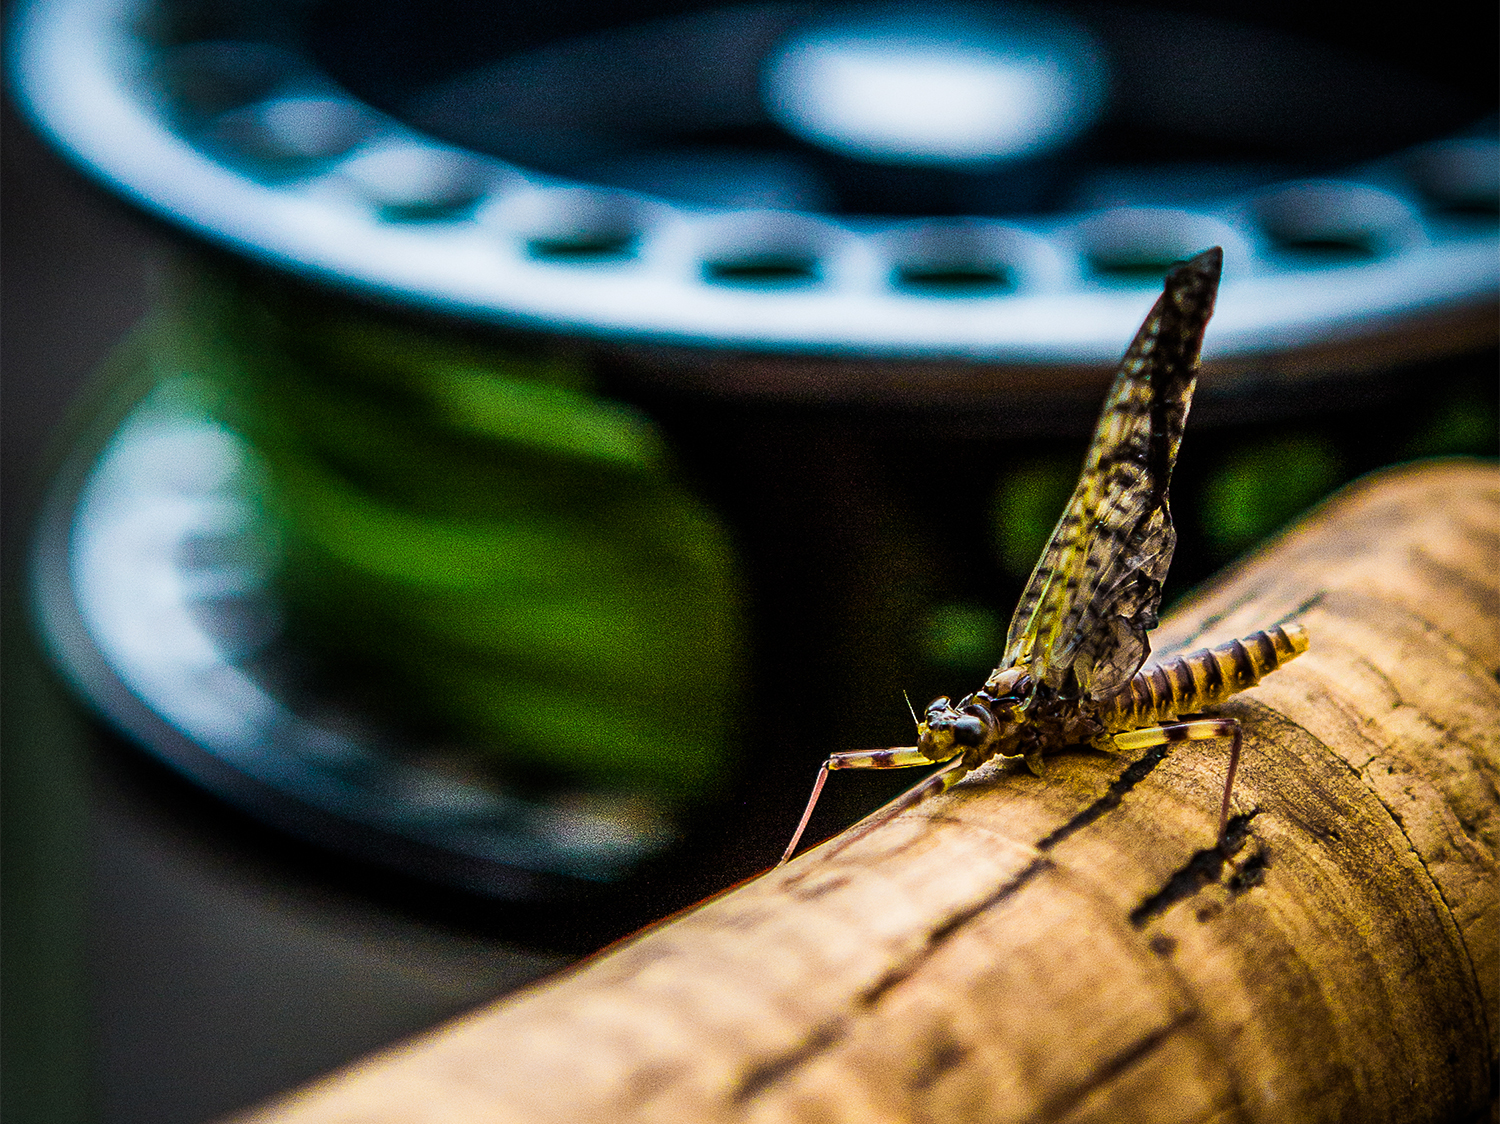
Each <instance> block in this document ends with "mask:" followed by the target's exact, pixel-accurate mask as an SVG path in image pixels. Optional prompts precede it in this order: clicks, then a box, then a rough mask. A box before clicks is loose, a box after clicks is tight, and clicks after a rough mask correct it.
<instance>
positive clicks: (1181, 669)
mask: <svg viewBox="0 0 1500 1124" xmlns="http://www.w3.org/2000/svg"><path fill="white" fill-rule="evenodd" d="M1305 651H1307V630H1306V629H1305V628H1303V627H1302V626H1301V625H1300V624H1287V625H1277V626H1276V627H1275V628H1270V629H1267V630H1266V631H1264V632H1257V633H1254V634H1253V635H1251V636H1247V637H1245V638H1244V639H1243V640H1231V641H1230V642H1229V643H1227V644H1220V645H1219V646H1218V647H1217V648H1200V649H1199V650H1198V651H1196V652H1189V653H1188V654H1187V655H1185V656H1175V657H1173V658H1172V659H1169V660H1165V661H1163V662H1162V663H1159V664H1151V665H1149V666H1147V667H1143V668H1141V670H1140V671H1138V672H1136V674H1135V676H1134V678H1132V679H1131V680H1130V682H1129V683H1127V684H1126V685H1125V688H1124V690H1122V691H1120V693H1119V694H1117V695H1114V696H1113V697H1111V698H1109V699H1107V700H1105V701H1104V702H1103V703H1102V704H1101V705H1100V709H1099V711H1098V713H1097V715H1096V718H1097V720H1098V721H1099V722H1101V723H1102V724H1103V725H1104V728H1105V730H1107V731H1109V732H1110V733H1117V732H1119V731H1121V730H1138V729H1140V728H1141V727H1142V726H1154V725H1156V724H1157V723H1160V722H1168V721H1171V720H1172V719H1174V718H1176V717H1177V716H1178V715H1180V714H1192V713H1193V712H1195V711H1199V710H1204V709H1206V708H1208V707H1211V706H1214V705H1215V704H1217V703H1221V702H1223V701H1224V700H1225V699H1227V698H1229V697H1230V696H1231V695H1237V694H1239V692H1241V691H1244V690H1246V689H1248V688H1250V687H1253V686H1255V685H1256V684H1257V683H1259V682H1260V681H1261V680H1262V679H1264V678H1265V677H1266V676H1267V675H1269V674H1271V672H1273V671H1275V670H1276V669H1277V668H1278V667H1280V666H1281V665H1282V664H1284V663H1287V662H1288V661H1289V660H1292V659H1295V658H1296V657H1297V656H1300V655H1301V654H1302V653H1303V652H1305Z"/></svg>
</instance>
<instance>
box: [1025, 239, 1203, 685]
mask: <svg viewBox="0 0 1500 1124" xmlns="http://www.w3.org/2000/svg"><path fill="white" fill-rule="evenodd" d="M1222 261H1223V254H1222V252H1221V251H1220V250H1218V249H1217V248H1215V249H1212V250H1208V251H1206V252H1204V253H1202V254H1199V255H1198V256H1197V257H1195V258H1193V259H1192V260H1191V261H1188V262H1184V263H1182V264H1181V265H1178V266H1176V267H1174V268H1173V269H1172V271H1171V272H1170V273H1168V274H1167V281H1166V287H1165V290H1164V292H1163V293H1162V295H1161V297H1160V298H1159V299H1158V300H1157V302H1156V304H1155V305H1154V306H1153V307H1152V309H1151V313H1150V315H1148V316H1147V317H1146V322H1145V323H1144V324H1142V325H1141V329H1140V331H1139V332H1138V333H1137V334H1136V337H1135V340H1134V342H1132V343H1131V345H1130V349H1129V350H1128V351H1127V352H1126V353H1125V359H1124V361H1123V362H1122V363H1121V364H1120V370H1119V373H1118V374H1117V375H1116V376H1115V381H1114V384H1113V385H1112V386H1111V388H1110V391H1109V396H1108V398H1106V400H1105V403H1104V410H1103V412H1102V413H1101V414H1100V417H1099V424H1098V426H1097V427H1096V428H1095V430H1094V439H1093V443H1092V444H1091V445H1090V447H1089V452H1088V457H1087V459H1086V460H1085V462H1084V467H1083V474H1082V475H1081V476H1080V477H1079V480H1078V485H1077V487H1076V488H1075V489H1074V491H1073V496H1072V498H1071V499H1070V500H1069V501H1068V506H1067V507H1066V508H1065V509H1064V511H1063V515H1062V518H1061V519H1060V520H1058V523H1057V527H1056V528H1055V529H1054V530H1053V532H1052V538H1051V540H1050V541H1049V542H1048V543H1047V548H1046V549H1045V550H1044V551H1043V552H1042V556H1041V559H1040V560H1039V561H1038V562H1037V565H1036V569H1035V570H1033V571H1032V574H1031V580H1030V581H1029V582H1028V583H1027V585H1026V591H1025V593H1024V594H1022V596H1021V600H1020V603H1019V604H1018V605H1017V606H1016V612H1015V616H1014V617H1012V619H1011V624H1010V632H1009V634H1008V635H1007V637H1006V645H1005V658H1004V660H1003V661H1002V663H1001V665H1000V666H1001V669H1005V668H1014V667H1024V668H1025V669H1026V670H1027V672H1028V674H1030V676H1031V678H1032V679H1033V680H1034V681H1036V682H1039V683H1046V684H1048V685H1049V686H1051V687H1052V688H1053V689H1055V690H1057V691H1059V692H1061V693H1062V694H1064V695H1069V696H1088V697H1090V698H1094V699H1101V698H1105V697H1107V696H1109V695H1110V694H1112V693H1114V692H1115V691H1117V690H1118V689H1119V688H1120V687H1122V686H1123V685H1124V684H1125V683H1126V682H1128V681H1129V679H1130V677H1131V676H1132V675H1134V674H1135V673H1136V672H1137V671H1138V670H1139V669H1140V667H1141V665H1142V664H1143V663H1144V662H1145V660H1146V656H1147V654H1148V653H1149V651H1150V646H1149V644H1148V643H1147V640H1146V632H1147V630H1148V629H1150V628H1153V627H1154V626H1155V625H1156V610H1157V607H1158V606H1159V605H1160V603H1161V586H1162V581H1163V580H1164V579H1165V578H1166V573H1167V568H1168V566H1170V565H1171V561H1172V549H1173V547H1174V546H1175V545H1176V532H1175V531H1174V530H1173V527H1172V515H1171V510H1170V507H1169V505H1168V501H1167V485H1168V484H1169V483H1170V481H1171V477H1172V466H1173V464H1174V463H1175V462H1176V460H1177V449H1178V446H1179V445H1180V444H1181V442H1182V429H1183V426H1184V424H1185V423H1186V422H1187V413H1188V406H1189V405H1190V403H1191V401H1192V396H1193V385H1194V382H1195V381H1196V378H1197V370H1198V351H1199V348H1200V347H1201V345H1202V343H1203V331H1204V328H1205V327H1206V326H1207V324H1208V319H1209V317H1210V316H1211V315H1212V314H1213V307H1214V297H1215V295H1216V293H1217V292H1218V286H1219V273H1220V269H1221V266H1222Z"/></svg>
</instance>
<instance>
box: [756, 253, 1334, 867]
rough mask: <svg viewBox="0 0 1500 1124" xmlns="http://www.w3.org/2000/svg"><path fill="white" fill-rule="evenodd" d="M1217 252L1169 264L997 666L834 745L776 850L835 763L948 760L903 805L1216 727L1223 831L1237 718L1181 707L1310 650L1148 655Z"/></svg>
mask: <svg viewBox="0 0 1500 1124" xmlns="http://www.w3.org/2000/svg"><path fill="white" fill-rule="evenodd" d="M1222 267H1223V253H1222V251H1221V250H1219V249H1218V248H1217V247H1215V248H1214V249H1211V250H1207V251H1205V252H1203V253H1201V254H1199V255H1198V256H1197V257H1195V258H1193V259H1191V260H1190V261H1186V262H1182V263H1179V264H1178V265H1176V266H1174V267H1173V268H1172V269H1171V271H1170V272H1169V273H1168V274H1167V279H1166V286H1165V289H1164V291H1163V292H1162V295H1161V297H1160V298H1159V299H1158V300H1157V302H1156V304H1155V305H1154V306H1153V307H1152V309H1151V312H1150V314H1149V315H1148V316H1147V317H1146V322H1145V323H1144V324H1142V325H1141V329H1140V331H1139V332H1138V333H1136V337H1135V340H1134V342H1132V343H1131V345H1130V349H1129V350H1128V351H1127V352H1126V353H1125V358H1124V360H1123V361H1122V362H1121V364H1120V369H1119V372H1118V373H1117V374H1116V376H1115V380H1114V384H1113V385H1112V386H1111V388H1110V391H1109V395H1108V397H1107V398H1106V399H1105V401H1104V409H1103V411H1102V413H1101V414H1100V416H1099V424H1098V426H1097V427H1096V428H1095V430H1094V437H1093V442H1092V444H1091V445H1090V447H1089V452H1088V456H1087V458H1086V459H1085V461H1084V466H1083V474H1082V475H1081V476H1080V477H1079V480H1078V484H1077V486H1076V487H1075V488H1074V490H1073V496H1072V498H1071V499H1070V500H1069V501H1068V506H1067V507H1066V508H1065V509H1064V510H1063V514H1062V518H1061V519H1059V520H1058V523H1057V527H1056V528H1055V529H1054V530H1053V532H1052V538H1051V540H1050V541H1049V542H1048V543H1047V547H1046V549H1045V550H1044V551H1042V556H1041V558H1040V559H1039V560H1038V562H1037V564H1036V569H1034V570H1033V571H1032V574H1031V580H1030V581H1029V582H1028V583H1027V585H1026V591H1025V593H1023V594H1022V595H1021V600H1020V602H1019V604H1017V606H1016V611H1015V615H1014V616H1013V617H1012V618H1011V622H1010V630H1009V632H1008V634H1007V636H1006V641H1005V654H1004V657H1003V658H1002V659H1001V661H1000V666H999V667H997V668H996V669H995V671H994V672H993V673H992V674H991V675H990V677H989V678H988V679H987V680H986V681H985V684H984V686H983V687H981V688H980V689H979V690H978V691H975V692H974V693H973V694H972V695H969V696H967V697H965V698H963V699H960V700H959V701H958V702H956V703H955V702H953V701H951V700H950V699H948V698H939V699H937V700H935V701H934V702H933V703H932V704H931V705H930V706H928V708H927V713H926V715H925V717H924V718H923V719H922V720H921V721H919V722H918V723H917V744H916V745H914V746H907V747H901V748H895V749H870V750H857V751H854V752H849V753H835V754H833V755H832V756H831V757H829V758H828V760H827V761H825V762H823V764H822V765H821V766H820V767H819V769H818V777H817V781H816V782H815V784H814V785H813V791H812V796H811V797H810V798H809V799H808V802H807V809H806V811H804V812H803V813H802V819H801V822H799V823H798V824H797V830H796V833H795V834H794V835H793V836H792V841H791V843H790V844H789V845H788V847H787V849H786V853H785V854H783V855H782V856H781V862H783V863H784V862H786V861H787V860H788V859H790V858H791V857H792V854H793V852H794V851H796V849H797V843H798V842H799V841H800V840H801V838H802V833H803V831H805V830H806V828H807V821H808V819H809V818H810V817H811V816H812V810H813V808H814V806H815V805H816V804H817V802H818V795H819V793H821V792H822V790H823V784H824V782H825V781H826V780H827V779H828V774H829V772H830V771H831V770H834V769H906V768H913V767H919V766H923V765H941V766H942V767H941V768H940V769H938V770H937V771H936V772H934V773H933V774H932V775H931V776H929V777H927V778H926V779H925V780H923V781H922V782H921V783H920V784H918V785H917V786H916V787H915V788H913V789H911V790H909V791H908V792H907V793H906V794H905V795H903V796H901V797H898V798H897V800H896V801H894V802H893V803H892V804H891V805H889V806H888V807H887V809H886V814H887V815H894V814H895V813H897V812H900V811H902V810H904V809H906V808H910V807H912V806H914V805H916V804H920V803H921V802H922V801H924V800H926V799H928V798H929V797H932V796H936V795H937V794H938V793H940V792H943V791H945V790H947V789H948V788H950V787H952V786H953V785H954V784H956V783H957V782H958V781H959V780H960V779H961V778H962V777H963V776H964V775H965V774H966V773H968V772H970V771H972V770H974V769H977V768H978V767H979V766H980V765H982V764H984V763H985V762H986V761H989V760H991V759H993V758H996V757H1001V758H1012V759H1013V758H1020V759H1021V760H1023V761H1024V762H1025V763H1026V765H1027V766H1028V767H1029V768H1030V769H1031V770H1032V772H1034V773H1037V774H1038V775H1040V774H1041V768H1042V758H1043V757H1044V756H1045V755H1046V754H1048V753H1052V752H1055V751H1058V750H1061V749H1063V748H1065V747H1067V746H1070V745H1078V744H1080V743H1087V744H1089V745H1092V746H1094V747H1095V748H1098V749H1105V750H1138V749H1146V748H1149V747H1152V746H1159V745H1166V744H1169V743H1171V742H1180V741H1202V740H1206V739H1212V738H1229V739H1230V743H1231V744H1230V752H1229V765H1228V769H1227V771H1226V776H1225V779H1224V798H1223V801H1222V803H1221V804H1220V807H1219V833H1218V844H1219V846H1220V847H1222V846H1223V844H1224V833H1225V830H1226V827H1227V825H1228V822H1229V798H1230V795H1231V793H1232V792H1233V791H1234V775H1235V771H1236V770H1237V769H1238V767H1239V757H1240V726H1239V723H1238V722H1236V721H1235V720H1234V719H1232V718H1214V717H1205V718H1191V719H1189V720H1185V721H1184V720H1180V716H1182V715H1192V714H1196V713H1197V712H1198V711H1201V710H1203V709H1205V708H1207V707H1211V706H1214V705H1216V704H1218V703H1221V702H1223V701H1224V700H1225V699H1227V698H1229V697H1230V696H1231V695H1234V694H1237V693H1239V692H1240V691H1243V690H1245V689H1247V688H1249V687H1253V686H1254V685H1255V684H1256V683H1258V682H1260V680H1261V679H1262V678H1263V677H1264V676H1266V675H1268V674H1269V673H1270V672H1272V671H1275V670H1276V669H1277V668H1278V667H1280V666H1281V665H1282V664H1284V663H1286V662H1287V661H1289V660H1291V659H1293V658H1294V657H1296V656H1298V655H1300V654H1301V653H1302V652H1305V651H1306V650H1307V645H1308V639H1307V632H1306V630H1305V629H1304V628H1302V627H1301V626H1300V625H1297V624H1286V625H1278V626H1276V627H1274V628H1270V629H1267V630H1266V631H1264V632H1257V633H1255V634H1254V635H1252V636H1247V637H1245V638H1244V639H1243V640H1234V641H1231V642H1230V643H1228V644H1224V645H1222V646H1220V647H1218V648H1214V649H1213V650H1211V651H1210V650H1208V649H1203V650H1200V651H1196V652H1191V653H1189V654H1188V655H1185V656H1177V657H1175V658H1173V659H1169V660H1166V661H1165V662H1162V663H1153V664H1151V665H1149V666H1143V665H1144V664H1145V662H1146V657H1147V655H1148V654H1149V653H1150V650H1151V649H1150V645H1149V643H1148V642H1147V639H1146V633H1147V631H1148V630H1150V629H1152V628H1154V627H1156V611H1157V608H1158V606H1159V605H1160V604H1161V587H1162V582H1163V580H1164V579H1165V578H1166V573H1167V567H1168V566H1169V565H1171V562H1172V549H1173V547H1174V546H1175V545H1176V541H1177V536H1176V531H1175V530H1174V529H1173V527H1172V515H1171V509H1170V507H1169V505H1168V501H1167V486H1168V484H1169V483H1170V482H1171V478H1172V466H1173V464H1174V463H1175V462H1176V460H1177V448H1178V445H1179V444H1180V443H1181V441H1182V430H1183V425H1184V424H1185V422H1186V421H1187V413H1188V406H1189V404H1190V403H1191V401H1192V396H1193V385H1194V383H1195V382H1196V380H1197V374H1198V351H1199V348H1200V347H1201V346H1202V343H1203V332H1204V329H1205V328H1206V327H1207V325H1208V320H1209V317H1210V316H1212V315H1213V308H1214V298H1215V297H1216V295H1217V294H1218V289H1219V274H1220V271H1221V269H1222ZM778 865H780V864H778Z"/></svg>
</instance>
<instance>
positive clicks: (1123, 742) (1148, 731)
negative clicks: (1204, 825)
mask: <svg viewBox="0 0 1500 1124" xmlns="http://www.w3.org/2000/svg"><path fill="white" fill-rule="evenodd" d="M1211 738H1229V739H1230V749H1229V770H1228V772H1227V773H1226V774H1225V777H1224V800H1223V803H1221V804H1220V805H1219V838H1218V844H1217V845H1218V846H1219V847H1221V848H1222V847H1223V846H1224V832H1225V831H1226V830H1227V829H1228V827H1229V796H1230V794H1231V793H1232V792H1233V791H1234V775H1235V773H1236V772H1238V771H1239V767H1240V724H1239V723H1238V722H1236V721H1235V720H1234V719H1233V718H1198V719H1195V720H1193V721H1192V722H1174V723H1172V724H1171V725H1169V726H1148V727H1146V728H1145V729H1144V730H1130V731H1127V732H1126V733H1123V734H1116V735H1115V736H1114V743H1115V748H1117V749H1127V750H1128V749H1149V748H1151V747H1152V746H1156V745H1168V744H1170V743H1172V742H1199V741H1208V740H1210V739H1211Z"/></svg>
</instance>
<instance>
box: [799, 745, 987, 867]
mask: <svg viewBox="0 0 1500 1124" xmlns="http://www.w3.org/2000/svg"><path fill="white" fill-rule="evenodd" d="M959 751H960V750H959V749H958V748H955V749H954V756H957V755H958V753H959ZM934 764H938V762H935V761H933V759H932V758H931V757H928V756H927V755H926V754H925V753H922V752H921V751H920V750H918V749H917V747H916V746H903V747H901V748H898V749H857V750H852V751H850V752H848V753H835V754H834V755H833V756H832V757H830V758H829V759H828V760H827V761H825V762H823V764H821V765H819V766H818V779H817V780H815V781H814V782H813V790H812V795H811V796H809V797H808V798H807V807H806V808H805V809H804V810H803V812H802V819H801V820H799V821H798V822H797V830H796V831H794V832H793V833H792V841H791V842H790V843H788V844H787V846H786V851H785V852H784V853H783V854H782V856H781V862H778V863H777V864H776V865H777V866H781V865H782V863H784V862H786V861H787V860H788V859H790V858H791V857H792V852H793V851H795V850H796V849H797V844H798V843H799V842H801V840H802V833H803V832H804V831H806V830H807V821H808V820H810V819H812V814H813V808H814V807H815V806H816V805H817V803H818V796H819V794H821V793H822V791H823V784H824V782H825V781H827V780H828V774H829V772H830V771H831V770H833V769H914V768H918V767H920V766H922V765H934ZM947 771H948V770H946V769H945V770H943V771H942V772H947ZM941 775H942V773H936V774H934V776H941ZM950 783H951V782H950ZM925 787H926V782H923V784H920V785H918V786H917V787H916V788H914V789H912V792H918V791H920V790H921V789H923V788H925ZM938 791H939V792H941V791H942V789H938ZM906 795H907V796H910V795H911V793H907V794H906ZM905 798H906V797H905V796H903V797H902V798H901V799H903V800H904V799H905ZM899 810H900V809H897V811H899Z"/></svg>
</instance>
